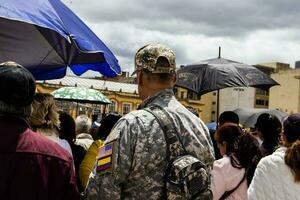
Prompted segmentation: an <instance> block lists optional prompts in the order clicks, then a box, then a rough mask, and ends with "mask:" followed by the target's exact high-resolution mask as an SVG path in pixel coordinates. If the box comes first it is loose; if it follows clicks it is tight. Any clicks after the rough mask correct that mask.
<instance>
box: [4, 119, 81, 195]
mask: <svg viewBox="0 0 300 200" xmlns="http://www.w3.org/2000/svg"><path fill="white" fill-rule="evenodd" d="M0 138H1V140H0V199H6V200H18V199H22V200H23V199H30V200H60V199H64V200H69V199H71V200H73V199H74V200H76V199H79V193H78V190H77V187H76V177H75V174H74V168H73V160H72V158H71V156H70V155H69V153H68V152H67V151H65V150H64V149H62V148H61V147H60V146H59V145H57V144H56V143H54V142H52V141H50V140H49V139H47V138H46V137H44V136H42V135H40V134H38V133H35V132H33V131H32V130H30V129H29V126H28V125H27V123H26V122H25V121H22V120H21V119H16V118H9V117H0Z"/></svg>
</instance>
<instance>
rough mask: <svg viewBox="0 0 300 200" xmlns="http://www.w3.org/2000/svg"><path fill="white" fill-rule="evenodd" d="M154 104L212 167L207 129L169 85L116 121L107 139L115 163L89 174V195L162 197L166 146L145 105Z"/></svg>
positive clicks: (137, 197) (125, 197) (183, 138)
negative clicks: (111, 146) (166, 114)
mask: <svg viewBox="0 0 300 200" xmlns="http://www.w3.org/2000/svg"><path fill="white" fill-rule="evenodd" d="M152 105H158V106H160V107H163V108H164V109H165V110H166V111H167V112H168V113H169V114H170V116H171V117H172V119H173V120H174V124H175V127H176V129H177V131H178V133H180V134H181V139H182V141H183V144H184V145H185V148H186V150H187V151H189V152H190V153H191V154H192V155H193V156H195V157H197V158H199V159H200V160H202V161H203V162H204V163H205V164H207V166H208V168H211V166H212V164H213V161H214V156H213V155H214V154H213V147H212V142H211V140H210V136H209V132H208V129H207V128H206V126H205V124H204V123H203V122H202V121H201V120H200V119H199V118H198V117H196V116H195V115H194V114H192V113H191V112H189V111H188V110H187V109H186V108H185V107H184V106H183V105H182V104H180V103H179V102H178V101H177V100H176V98H175V96H174V93H173V91H172V89H166V90H162V91H160V92H158V93H157V94H155V95H153V96H152V97H149V98H147V99H146V100H145V101H144V102H143V103H142V104H141V105H140V107H139V109H138V110H136V111H132V112H130V113H128V114H127V115H125V116H124V117H122V118H121V119H120V120H119V121H118V122H117V124H116V125H115V127H114V129H113V130H112V132H111V133H110V135H109V136H108V138H107V139H106V141H105V144H113V146H114V148H113V150H112V163H111V165H110V166H109V168H108V169H106V170H102V171H100V172H99V173H95V174H94V176H92V177H91V178H90V181H89V184H88V187H87V196H88V197H87V199H109V200H112V199H149V200H150V199H161V196H162V194H163V187H164V180H163V176H164V174H165V170H166V167H167V164H168V163H167V161H166V148H167V147H166V141H165V139H164V133H163V131H162V129H161V127H160V125H159V124H158V121H157V120H156V119H155V117H154V116H153V115H152V114H151V113H149V112H148V111H145V110H143V109H142V108H146V107H149V106H152ZM96 167H97V165H96Z"/></svg>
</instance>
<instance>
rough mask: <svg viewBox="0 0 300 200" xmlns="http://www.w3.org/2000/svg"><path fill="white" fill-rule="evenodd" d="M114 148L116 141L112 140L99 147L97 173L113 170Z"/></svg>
mask: <svg viewBox="0 0 300 200" xmlns="http://www.w3.org/2000/svg"><path fill="white" fill-rule="evenodd" d="M114 148H115V141H114V142H110V143H108V144H106V145H104V146H102V147H100V148H99V149H98V155H97V168H96V172H97V174H103V173H107V172H112V169H113V165H114V160H113V157H114V154H113V152H114Z"/></svg>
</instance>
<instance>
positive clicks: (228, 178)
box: [211, 156, 247, 200]
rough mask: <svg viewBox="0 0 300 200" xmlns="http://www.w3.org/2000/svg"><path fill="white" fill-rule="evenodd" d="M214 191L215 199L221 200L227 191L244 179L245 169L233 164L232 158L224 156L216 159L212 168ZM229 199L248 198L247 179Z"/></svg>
mask: <svg viewBox="0 0 300 200" xmlns="http://www.w3.org/2000/svg"><path fill="white" fill-rule="evenodd" d="M211 173H212V183H211V184H212V192H213V195H214V200H219V199H220V197H221V196H222V195H223V194H224V193H225V192H226V191H230V190H232V189H233V188H235V187H236V186H237V185H238V184H239V182H240V181H241V180H242V179H243V177H244V174H245V169H237V168H234V167H233V166H232V165H231V162H230V158H229V157H227V156H224V157H223V158H221V159H219V160H216V161H215V162H214V165H213V170H212V172H211ZM226 199H227V200H247V181H246V179H245V180H244V181H243V183H242V184H241V185H240V186H239V187H238V188H237V189H236V190H235V191H234V192H233V193H232V194H231V195H230V196H229V197H227V198H226Z"/></svg>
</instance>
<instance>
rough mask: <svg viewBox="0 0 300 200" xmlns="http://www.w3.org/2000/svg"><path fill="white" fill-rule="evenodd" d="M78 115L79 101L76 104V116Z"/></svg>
mask: <svg viewBox="0 0 300 200" xmlns="http://www.w3.org/2000/svg"><path fill="white" fill-rule="evenodd" d="M77 116H78V102H77V105H76V117H77Z"/></svg>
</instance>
